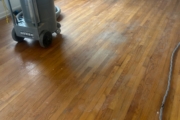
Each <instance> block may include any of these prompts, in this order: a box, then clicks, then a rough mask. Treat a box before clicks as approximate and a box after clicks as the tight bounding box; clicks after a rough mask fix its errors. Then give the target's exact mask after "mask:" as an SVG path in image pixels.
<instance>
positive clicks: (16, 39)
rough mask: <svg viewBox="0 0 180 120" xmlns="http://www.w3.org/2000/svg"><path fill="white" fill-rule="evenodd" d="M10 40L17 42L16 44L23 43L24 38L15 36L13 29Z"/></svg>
mask: <svg viewBox="0 0 180 120" xmlns="http://www.w3.org/2000/svg"><path fill="white" fill-rule="evenodd" d="M11 34H12V38H13V39H14V40H15V41H17V42H23V41H24V38H23V37H19V36H17V35H16V32H15V29H14V28H13V30H12V32H11Z"/></svg>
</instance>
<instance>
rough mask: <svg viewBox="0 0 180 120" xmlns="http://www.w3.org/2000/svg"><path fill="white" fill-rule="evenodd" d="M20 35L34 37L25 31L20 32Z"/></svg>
mask: <svg viewBox="0 0 180 120" xmlns="http://www.w3.org/2000/svg"><path fill="white" fill-rule="evenodd" d="M20 34H21V35H25V36H29V37H34V35H33V34H32V33H27V32H20Z"/></svg>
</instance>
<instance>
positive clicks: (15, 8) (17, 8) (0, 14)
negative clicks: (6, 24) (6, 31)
mask: <svg viewBox="0 0 180 120" xmlns="http://www.w3.org/2000/svg"><path fill="white" fill-rule="evenodd" d="M19 9H21V6H17V7H14V8H13V10H19ZM8 15H9V11H8ZM5 17H6V11H3V12H1V13H0V19H3V18H5Z"/></svg>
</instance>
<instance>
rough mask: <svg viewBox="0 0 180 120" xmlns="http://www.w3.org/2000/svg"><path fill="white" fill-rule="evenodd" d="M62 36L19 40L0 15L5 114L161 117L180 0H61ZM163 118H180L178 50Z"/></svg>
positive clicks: (46, 118)
mask: <svg viewBox="0 0 180 120" xmlns="http://www.w3.org/2000/svg"><path fill="white" fill-rule="evenodd" d="M55 3H56V5H57V6H60V7H61V9H62V15H61V18H60V23H61V24H62V36H60V35H59V36H55V35H54V41H53V44H52V45H51V47H49V48H48V49H44V48H41V47H40V45H39V43H38V41H32V40H28V39H27V40H26V42H24V43H20V44H17V43H16V42H14V41H13V40H12V38H11V35H10V34H11V30H12V27H13V25H12V23H9V24H6V22H5V20H0V120H56V119H58V120H158V111H159V108H160V105H161V101H162V97H163V95H164V92H165V89H166V85H167V77H168V71H169V61H170V56H171V52H172V51H173V49H174V47H175V46H176V44H177V43H178V42H180V1H179V0H56V2H55ZM173 73H174V74H173V81H172V86H171V90H170V95H169V96H168V100H167V102H166V104H165V111H164V115H163V117H164V120H180V52H178V54H177V57H176V61H175V69H174V71H173Z"/></svg>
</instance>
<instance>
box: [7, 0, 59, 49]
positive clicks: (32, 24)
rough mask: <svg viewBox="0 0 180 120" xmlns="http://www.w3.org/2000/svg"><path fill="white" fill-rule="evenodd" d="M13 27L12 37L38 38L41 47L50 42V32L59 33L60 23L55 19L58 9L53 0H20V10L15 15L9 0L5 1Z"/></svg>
mask: <svg viewBox="0 0 180 120" xmlns="http://www.w3.org/2000/svg"><path fill="white" fill-rule="evenodd" d="M6 2H7V4H8V7H9V10H10V13H11V17H12V21H13V24H14V28H13V30H12V38H13V39H14V40H15V41H17V42H22V41H24V38H30V39H34V40H39V43H40V45H41V46H42V47H48V46H50V45H51V43H52V38H53V37H52V33H54V32H56V33H57V34H60V32H61V29H60V28H61V24H60V23H59V22H58V21H57V17H59V16H60V9H59V8H58V7H56V6H55V5H54V1H53V0H20V4H21V9H22V12H20V13H19V14H17V15H15V14H14V12H13V9H12V6H11V2H10V0H7V1H6Z"/></svg>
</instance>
